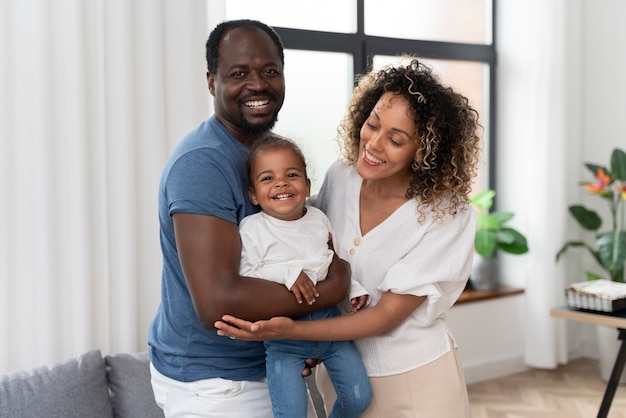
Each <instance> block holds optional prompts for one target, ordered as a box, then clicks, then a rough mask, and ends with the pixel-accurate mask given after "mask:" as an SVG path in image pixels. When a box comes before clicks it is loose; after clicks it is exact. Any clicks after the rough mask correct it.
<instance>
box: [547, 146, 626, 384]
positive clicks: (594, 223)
mask: <svg viewBox="0 0 626 418" xmlns="http://www.w3.org/2000/svg"><path fill="white" fill-rule="evenodd" d="M610 164H611V168H610V170H609V169H608V168H607V167H604V166H601V165H597V164H591V163H585V167H587V169H588V170H589V171H590V172H591V173H592V174H593V175H594V177H595V180H594V181H593V182H581V183H580V184H581V185H582V186H583V187H584V188H585V189H587V191H588V192H589V193H591V194H592V195H593V196H598V197H599V198H601V199H603V200H604V201H605V202H606V203H607V204H608V207H609V212H610V213H611V227H610V229H608V230H605V231H604V232H598V231H600V228H601V227H602V218H601V217H600V215H598V213H597V212H596V211H594V210H592V209H588V208H586V207H584V206H582V205H572V206H570V207H569V212H570V214H571V215H572V216H573V217H574V219H576V221H577V222H578V224H579V225H580V226H581V227H582V228H583V229H585V230H587V231H591V232H594V233H595V243H594V244H595V246H593V245H590V244H588V243H586V242H584V241H567V242H566V243H565V244H564V245H563V247H562V248H561V249H560V250H559V252H558V253H557V254H556V260H557V261H558V260H559V258H560V257H561V256H562V255H563V253H565V252H566V251H567V250H569V249H570V248H575V247H580V248H585V249H586V250H587V251H588V252H589V253H590V254H591V255H592V256H593V259H594V260H595V261H596V262H597V263H598V265H599V266H600V267H601V268H602V269H604V270H605V272H606V273H607V274H608V279H610V280H612V281H615V282H624V262H625V261H626V230H625V227H626V224H625V221H626V219H625V216H626V215H625V211H626V209H624V207H625V206H626V203H625V202H624V201H625V200H626V153H624V151H622V150H621V149H619V148H615V149H614V150H613V152H612V153H611V161H610ZM585 274H586V278H587V280H597V279H603V278H604V279H606V278H607V277H606V276H602V275H599V274H596V273H593V272H590V271H587V272H585ZM596 333H597V336H598V350H599V352H600V356H599V360H600V376H601V378H602V379H603V380H605V381H608V379H609V378H610V376H611V371H612V368H613V364H612V361H611V360H610V359H614V358H616V356H617V352H618V350H619V348H620V340H619V339H617V338H615V329H612V328H609V327H604V326H597V327H596ZM619 382H620V383H626V371H625V372H624V373H622V376H620V377H619Z"/></svg>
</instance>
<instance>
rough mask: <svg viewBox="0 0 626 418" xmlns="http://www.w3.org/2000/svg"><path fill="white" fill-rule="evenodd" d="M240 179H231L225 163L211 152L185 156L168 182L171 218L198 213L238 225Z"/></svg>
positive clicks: (174, 167)
mask: <svg viewBox="0 0 626 418" xmlns="http://www.w3.org/2000/svg"><path fill="white" fill-rule="evenodd" d="M238 183H239V179H237V178H231V179H228V178H227V177H226V175H225V169H224V163H223V162H217V161H215V159H214V158H213V157H212V156H211V155H210V150H206V149H199V150H194V151H193V152H189V153H187V154H185V155H183V156H181V157H180V158H179V159H178V160H177V161H176V162H175V163H174V164H173V165H172V167H171V169H170V171H169V173H168V177H167V180H166V185H165V187H166V190H165V192H166V195H167V200H168V202H169V214H170V216H171V215H173V214H175V213H194V214H200V215H209V216H217V217H219V218H221V219H224V220H226V221H229V222H233V223H237V210H238V208H237V199H235V197H234V193H236V190H237V187H236V186H237V184H238Z"/></svg>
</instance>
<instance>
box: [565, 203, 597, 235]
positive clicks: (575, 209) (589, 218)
mask: <svg viewBox="0 0 626 418" xmlns="http://www.w3.org/2000/svg"><path fill="white" fill-rule="evenodd" d="M569 212H570V213H571V214H572V216H573V217H574V219H576V220H577V221H578V223H579V224H580V226H582V227H583V228H585V229H587V230H589V231H595V230H597V229H599V228H600V226H602V219H600V217H599V216H598V214H597V213H596V212H595V211H593V210H590V209H587V208H586V207H584V206H582V205H573V206H570V207H569Z"/></svg>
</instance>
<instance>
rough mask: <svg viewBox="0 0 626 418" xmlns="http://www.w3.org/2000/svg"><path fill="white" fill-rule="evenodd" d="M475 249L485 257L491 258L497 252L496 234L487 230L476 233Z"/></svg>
mask: <svg viewBox="0 0 626 418" xmlns="http://www.w3.org/2000/svg"><path fill="white" fill-rule="evenodd" d="M474 249H475V250H476V252H477V253H478V254H480V255H481V256H483V257H489V256H490V255H491V254H493V252H494V251H495V250H496V234H495V233H494V232H493V231H491V230H487V229H479V230H478V231H476V237H475V238H474Z"/></svg>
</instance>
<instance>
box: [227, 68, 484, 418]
mask: <svg viewBox="0 0 626 418" xmlns="http://www.w3.org/2000/svg"><path fill="white" fill-rule="evenodd" d="M479 129H480V125H479V123H478V114H477V112H476V111H475V110H474V109H473V108H472V107H471V106H470V104H469V102H468V100H467V98H465V97H463V96H462V95H460V94H458V93H456V92H455V91H453V90H452V89H451V88H449V87H445V86H443V85H442V84H441V83H440V82H439V81H438V80H437V78H436V77H435V76H433V74H432V72H431V69H430V68H428V67H426V66H425V65H423V64H422V63H420V62H418V61H417V60H415V59H413V60H411V61H410V63H409V64H408V65H406V66H400V67H395V68H394V67H386V68H384V69H382V70H380V71H377V72H372V73H369V74H367V75H365V76H364V77H362V78H361V80H360V81H359V84H358V86H357V87H356V88H355V93H354V95H353V97H352V100H351V103H350V106H349V111H348V114H347V116H346V117H345V118H344V120H343V122H342V124H341V126H340V129H339V131H340V138H341V139H342V151H343V155H344V157H345V161H340V162H337V163H335V164H334V165H333V166H332V167H331V168H330V169H329V171H328V173H327V175H326V179H325V181H324V184H323V186H322V189H321V191H320V194H319V195H318V196H317V198H316V200H315V202H314V203H315V205H317V206H319V207H320V208H321V209H322V210H323V211H324V212H326V214H327V215H328V217H329V219H330V220H331V223H332V225H333V228H334V230H335V236H334V239H333V240H334V242H335V247H336V248H337V253H338V255H339V256H340V257H342V258H344V259H346V260H348V261H349V262H350V265H351V267H352V272H353V275H354V277H355V279H356V280H358V281H359V282H360V283H361V284H362V285H363V286H364V287H365V289H366V290H367V291H368V292H369V294H370V302H369V307H367V308H366V309H362V310H360V311H358V312H356V313H353V314H349V315H343V316H341V317H336V318H330V319H323V320H319V321H307V322H301V321H292V320H291V319H289V318H285V317H278V318H272V319H270V320H269V321H258V322H256V323H250V322H247V321H244V320H241V319H238V318H234V317H232V316H229V315H225V316H224V317H223V321H218V322H217V323H216V324H215V326H216V328H218V334H220V335H227V336H231V337H235V338H240V339H244V340H259V339H275V338H281V339H294V340H349V339H355V340H356V344H357V347H358V349H359V352H360V353H361V356H362V358H363V362H364V364H365V367H366V370H367V374H368V376H369V378H370V382H371V384H372V389H373V399H372V402H371V404H370V407H369V408H368V409H367V411H366V412H365V414H364V415H363V417H368V418H369V417H385V418H387V417H400V416H402V417H438V418H445V417H449V418H459V417H469V403H468V399H467V389H466V386H465V380H464V377H463V370H462V368H461V365H460V362H459V357H458V352H457V349H456V345H455V343H454V339H453V337H452V333H451V331H450V330H449V329H448V327H447V325H446V322H445V314H446V311H447V310H448V309H449V308H450V307H451V306H452V305H453V304H454V302H455V301H456V299H457V298H458V296H459V295H460V294H461V292H462V291H463V289H464V287H465V283H466V281H467V278H468V277H469V273H470V270H471V264H472V254H473V241H474V235H475V222H474V212H473V211H472V210H471V209H470V206H469V205H468V194H469V192H470V190H471V185H472V179H473V177H474V176H475V174H476V167H477V163H478V158H479V153H480V137H479V135H478V131H479ZM233 325H234V326H233Z"/></svg>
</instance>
